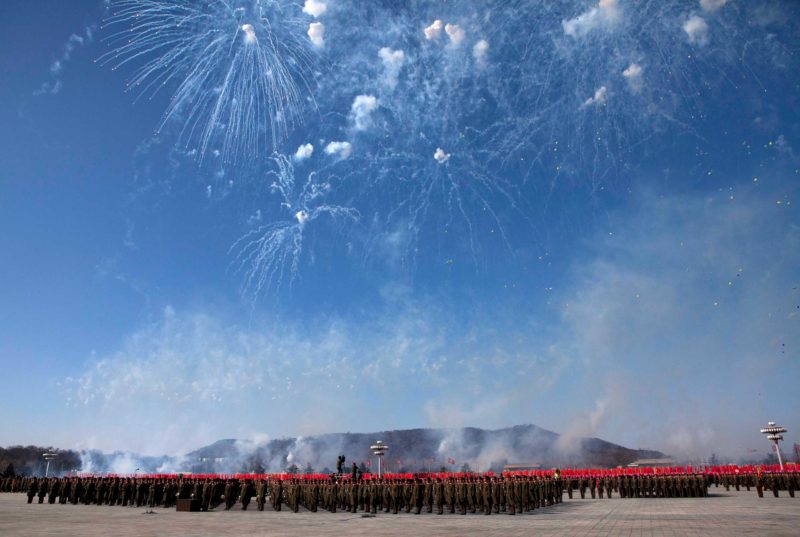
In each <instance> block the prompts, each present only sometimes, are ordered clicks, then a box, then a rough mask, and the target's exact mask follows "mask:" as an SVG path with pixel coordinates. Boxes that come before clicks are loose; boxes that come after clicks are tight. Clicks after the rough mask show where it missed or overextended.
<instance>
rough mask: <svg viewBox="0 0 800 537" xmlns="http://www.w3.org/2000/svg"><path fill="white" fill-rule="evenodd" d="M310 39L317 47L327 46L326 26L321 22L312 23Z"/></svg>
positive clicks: (309, 33)
mask: <svg viewBox="0 0 800 537" xmlns="http://www.w3.org/2000/svg"><path fill="white" fill-rule="evenodd" d="M308 38H309V39H311V42H312V43H314V46H315V47H319V48H321V47H323V46H325V25H324V24H322V23H321V22H312V23H311V24H309V25H308Z"/></svg>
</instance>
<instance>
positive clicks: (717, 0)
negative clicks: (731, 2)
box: [700, 0, 728, 11]
mask: <svg viewBox="0 0 800 537" xmlns="http://www.w3.org/2000/svg"><path fill="white" fill-rule="evenodd" d="M727 3H728V0H700V7H701V8H703V11H716V10H718V9H720V8H721V7H723V6H724V5H725V4H727Z"/></svg>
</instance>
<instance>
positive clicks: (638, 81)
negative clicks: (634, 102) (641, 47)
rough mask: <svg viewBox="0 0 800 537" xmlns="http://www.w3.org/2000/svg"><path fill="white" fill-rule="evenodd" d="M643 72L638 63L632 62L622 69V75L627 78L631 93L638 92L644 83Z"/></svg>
mask: <svg viewBox="0 0 800 537" xmlns="http://www.w3.org/2000/svg"><path fill="white" fill-rule="evenodd" d="M643 73H644V69H643V68H642V66H641V65H639V64H638V63H632V64H630V65H629V66H628V68H627V69H625V70H624V71H622V76H624V77H625V78H626V79H627V81H628V86H629V87H630V89H631V91H632V92H633V93H639V92H640V91H641V90H642V86H643V85H644V79H643V77H642V75H643Z"/></svg>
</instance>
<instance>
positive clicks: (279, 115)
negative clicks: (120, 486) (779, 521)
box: [0, 0, 800, 456]
mask: <svg viewBox="0 0 800 537" xmlns="http://www.w3.org/2000/svg"><path fill="white" fill-rule="evenodd" d="M235 3H239V4H242V5H243V6H245V7H246V9H245V10H244V13H245V14H244V15H242V16H243V17H244V19H241V18H237V17H240V15H236V16H233V15H231V14H230V13H225V12H215V11H213V10H214V9H217V8H215V7H214V5H213V4H214V3H213V2H212V3H211V4H210V5H211V7H210V8H209V9H210V10H211V11H207V12H203V13H202V15H204V16H203V17H199V18H197V19H196V22H195V23H194V24H193V25H187V26H188V29H187V30H186V32H185V33H184V34H181V36H180V37H181V39H182V40H183V41H181V42H182V43H183V44H184V46H185V48H184V49H183V50H182V55H179V56H178V58H180V60H179V61H176V62H174V63H172V64H166V66H165V65H164V64H163V63H161V64H159V63H158V62H159V61H161V60H162V59H163V57H164V51H163V50H162V49H157V50H140V52H142V55H141V56H136V58H138V59H134V60H133V61H132V62H131V63H128V64H124V63H123V64H122V65H120V63H122V62H121V61H120V59H125V58H127V57H130V56H131V55H132V54H135V53H136V52H137V50H136V49H134V50H121V51H119V54H116V53H115V50H116V49H115V47H118V46H120V44H119V42H118V41H115V40H114V38H113V35H114V31H115V29H123V28H129V27H130V24H131V21H130V20H129V19H125V18H124V17H123V18H122V19H120V20H117V21H116V23H115V24H111V25H108V24H105V25H104V24H103V21H104V20H105V21H107V22H113V21H114V19H112V20H111V21H109V20H108V17H109V15H110V14H111V13H116V12H118V9H119V8H124V7H125V3H124V2H117V3H115V2H112V8H111V9H110V10H109V9H107V8H106V7H105V6H104V5H103V3H102V2H98V1H96V0H81V1H77V0H76V1H74V2H69V3H64V2H56V1H45V0H40V1H37V2H21V1H16V0H10V1H6V2H4V3H3V5H2V6H1V7H0V20H2V26H3V28H2V30H3V31H2V33H0V35H2V37H0V39H2V46H0V67H1V68H2V72H3V73H5V76H4V82H3V84H2V85H1V86H0V103H1V104H0V120H1V121H0V162H1V163H2V164H3V166H2V169H3V175H2V178H0V229H2V230H3V232H2V233H0V252H2V256H3V257H2V260H3V262H2V263H0V297H2V300H0V320H2V322H0V360H2V367H3V370H4V371H5V372H6V378H7V379H10V382H7V386H6V389H5V390H4V392H3V395H2V399H0V401H2V405H0V419H2V420H3V422H4V423H7V424H9V426H7V427H4V428H3V431H2V432H1V433H0V444H12V443H39V444H55V445H58V446H62V447H98V448H101V449H109V450H110V449H130V450H134V451H139V452H144V453H165V452H169V453H175V452H179V451H182V450H186V449H191V448H194V447H197V446H198V445H202V444H203V443H206V442H210V441H214V440H216V439H219V438H222V437H239V438H254V437H259V438H262V437H263V435H269V436H272V437H275V436H281V435H296V434H312V433H320V432H332V431H343V430H350V431H370V430H379V429H389V428H406V427H421V426H461V425H475V426H482V427H489V428H492V427H501V426H506V425H512V424H517V423H524V422H531V423H535V424H537V425H540V426H543V427H546V428H549V429H552V430H555V431H558V432H563V433H565V434H567V436H568V437H569V438H571V437H574V436H580V435H596V436H600V437H603V438H605V439H608V440H611V441H616V442H619V443H624V444H626V445H630V446H640V447H652V448H657V449H662V450H664V451H669V452H671V453H676V454H686V455H692V456H704V455H708V454H709V453H710V452H712V451H716V452H718V453H724V454H726V455H730V456H741V455H744V454H746V453H747V450H748V449H752V448H758V449H760V450H764V449H765V447H766V446H765V445H764V444H765V442H764V441H763V439H761V438H759V435H758V434H757V429H758V428H759V427H760V426H761V425H762V422H765V421H766V420H768V419H775V420H778V421H780V422H782V423H784V424H785V425H786V426H787V427H788V428H789V429H790V435H789V438H790V439H793V438H795V437H796V434H795V433H791V431H797V430H798V428H800V421H798V417H797V415H796V413H793V412H792V411H791V409H792V408H796V407H797V405H798V403H800V400H798V395H797V390H796V381H797V379H798V378H800V365H798V364H799V362H798V359H800V356H798V348H799V347H798V345H799V344H800V339H799V338H798V334H800V330H798V322H800V321H798V316H800V290H798V289H799V288H800V278H799V277H798V274H800V270H799V269H800V221H799V220H798V213H797V206H798V203H800V201H798V200H797V194H798V190H799V189H800V171H798V170H799V169H800V158H798V151H800V126H799V125H798V119H799V118H800V116H799V115H798V113H799V112H800V108H799V107H798V96H800V92H798V89H800V88H799V86H798V84H799V83H800V80H799V79H798V76H797V74H796V73H797V72H800V71H798V69H797V53H798V52H797V43H798V23H800V13H798V12H797V9H796V7H795V6H794V5H793V3H792V2H754V3H747V4H745V3H744V2H739V1H735V0H730V1H729V2H723V1H710V0H704V1H703V2H696V1H694V0H692V1H689V0H686V1H671V2H640V3H633V2H626V1H624V0H619V1H618V2H615V1H609V0H604V1H603V2H600V3H597V2H590V1H586V2H583V1H564V2H560V3H542V2H535V1H533V0H531V1H525V2H520V3H504V2H498V3H489V4H486V5H485V6H476V5H475V4H473V3H469V2H460V3H459V2H456V3H453V4H447V5H443V4H438V3H434V2H410V3H409V4H408V5H403V6H399V7H398V6H396V5H394V4H389V3H387V4H385V5H384V4H376V5H375V6H372V7H364V6H358V5H357V4H354V3H352V2H347V1H345V0H337V1H333V0H331V1H330V2H327V3H325V2H323V3H318V2H317V3H314V2H311V3H308V2H307V3H306V5H305V7H306V8H307V9H306V10H305V11H303V7H304V6H303V3H302V2H290V1H288V0H287V1H283V0H281V1H276V2H274V3H273V4H272V7H270V8H269V9H268V10H267V11H266V12H265V13H262V15H263V16H264V17H274V20H280V21H281V24H280V25H276V26H275V28H274V32H275V34H274V36H273V37H277V38H279V42H280V43H281V44H282V46H283V48H281V49H280V50H279V52H278V53H277V54H276V55H275V56H274V57H272V56H269V55H268V54H267V55H265V56H264V57H259V56H252V54H251V53H252V52H253V50H254V49H255V47H261V46H262V43H264V42H266V41H265V38H266V37H267V36H265V34H264V32H266V30H265V28H266V26H265V25H264V23H263V21H264V20H266V19H260V20H259V18H258V16H257V15H255V14H254V13H255V12H254V11H253V9H254V8H253V5H254V4H253V3H251V2H247V1H245V0H241V1H238V0H237V2H235ZM131 4H132V5H136V6H138V7H139V8H142V7H143V6H144V7H147V6H148V5H149V6H152V5H157V4H158V3H157V2H144V1H142V2H131ZM179 4H180V5H184V4H182V3H179ZM322 4H324V5H325V7H326V9H325V10H324V11H322V12H320V9H321V8H320V7H319V6H320V5H322ZM276 6H277V7H276ZM201 11H202V10H201ZM209 13H210V14H211V15H215V16H213V17H205V15H208V14H209ZM226 17H231V20H230V21H228V20H227V19H226ZM437 20H438V21H441V23H440V24H439V25H437V24H436V22H435V21H437ZM209 21H213V23H211V22H209ZM247 21H251V22H247ZM354 21H356V22H354ZM358 21H365V22H364V23H363V24H359V23H358ZM243 23H246V24H243ZM247 24H250V29H245V27H246V25H247ZM314 24H320V25H322V26H316V27H315V28H316V32H315V31H311V30H312V27H310V26H309V25H314ZM320 28H324V31H322V30H320ZM526 28H527V29H530V28H535V29H536V30H537V31H536V32H534V34H535V37H534V38H531V37H529V36H528V33H526V31H525V29H526ZM307 29H308V30H309V31H308V32H307V31H306V30H307ZM203 31H205V32H210V33H208V34H205V37H204V38H203V39H199V38H197V36H198V35H200V36H202V35H203V34H201V32H203ZM320 31H322V34H321V35H322V36H324V37H323V40H322V41H319V39H320V38H319V35H320V34H319V32H320ZM214 32H216V33H214ZM226 32H230V35H229V34H227V33H226ZM134 34H135V32H134ZM215 35H223V36H228V37H230V39H228V40H225V41H224V46H221V47H219V48H218V49H213V50H214V51H215V52H214V54H212V55H207V56H206V57H210V58H211V59H212V61H210V62H207V63H203V62H204V61H205V59H206V57H204V56H203V55H201V54H199V53H198V50H207V49H206V48H205V47H207V46H208V44H209V42H210V41H213V36H215ZM209 36H212V37H209ZM251 36H252V37H251ZM134 43H135V40H134ZM258 50H262V49H258ZM263 50H267V48H266V47H265V48H264V49H263ZM109 54H110V56H109ZM152 61H155V63H148V62H152ZM137 62H138V63H137ZM237 62H238V63H237ZM153 65H155V66H156V68H155V70H154V71H152V72H151V73H150V75H149V76H150V77H151V78H145V79H144V81H145V84H143V86H146V83H147V82H148V81H150V80H153V78H152V77H156V79H157V77H158V76H160V73H171V74H172V75H173V76H172V78H170V79H169V82H168V83H167V84H165V85H164V87H163V88H162V89H161V90H160V91H159V92H157V93H155V95H151V94H149V93H147V92H145V91H142V90H138V89H133V90H132V91H127V92H126V81H130V80H132V79H134V78H135V77H136V73H137V68H144V69H145V70H146V69H148V68H150V67H152V66H153ZM197 65H203V66H204V67H203V68H204V69H206V71H204V73H206V74H207V75H208V76H207V78H201V79H195V80H192V79H189V78H187V73H190V72H191V67H192V66H197ZM117 66H118V67H119V68H116V67H117ZM226 69H229V70H228V72H229V73H233V80H234V82H235V83H234V84H232V85H231V86H230V89H231V92H232V94H233V95H235V98H230V99H229V98H228V97H224V98H222V99H220V95H223V96H225V95H226V94H225V92H224V91H221V90H220V88H224V87H225V86H224V77H222V75H221V73H224V72H226ZM281 69H285V73H286V77H287V78H286V80H285V81H284V82H283V83H282V84H278V85H277V86H276V87H274V88H273V90H274V91H275V92H277V93H270V92H267V93H264V92H263V91H262V89H263V88H261V87H260V86H258V85H257V84H256V85H254V82H253V81H254V80H262V78H259V76H260V75H263V73H264V72H267V71H269V72H271V73H279V72H282V71H281ZM139 72H141V71H139ZM184 80H189V81H190V82H191V84H192V85H191V86H190V91H188V93H184V94H182V95H183V99H182V100H180V99H179V100H178V101H177V104H176V106H175V109H174V111H173V113H172V115H171V116H169V117H167V118H166V120H165V119H164V118H165V111H166V110H169V106H170V102H171V101H170V97H171V96H172V95H176V92H177V91H179V88H180V85H179V84H180V82H181V81H184ZM236 84H239V86H237V85H236ZM281 92H283V93H281ZM177 94H179V93H177ZM270 95H273V96H274V95H279V99H278V100H276V101H271V100H270V98H269V96H270ZM295 95H296V96H297V98H296V99H295V97H293V96H295ZM215 99H217V100H216V102H217V103H221V109H222V110H223V111H224V113H225V114H226V115H225V118H226V119H224V120H223V119H221V117H220V118H217V119H215V120H211V119H209V117H210V110H211V108H209V107H208V106H207V103H208V102H209V100H211V101H214V100H215ZM225 99H229V100H225ZM293 99H295V100H293ZM253 103H255V105H257V109H258V110H260V111H261V112H260V113H261V114H263V115H259V114H258V113H256V114H255V115H253V113H252V109H248V107H247V106H248V104H253ZM286 103H291V104H286ZM267 125H280V126H285V129H283V130H282V132H277V134H273V130H272V129H271V128H268V127H267ZM187 126H188V127H187ZM203 128H208V129H209V131H208V132H209V133H210V134H209V136H208V137H207V138H205V139H204V138H202V137H200V136H198V135H196V133H197V132H199V130H198V129H203ZM192 129H194V130H192ZM280 130H281V129H279V131H280ZM156 131H158V134H156ZM306 144H310V146H313V152H311V154H310V155H309V154H305V153H303V152H302V151H300V148H302V147H304V146H305V145H306ZM337 144H338V145H337ZM345 147H346V148H347V149H346V150H345V149H343V148H345ZM792 434H795V436H792Z"/></svg>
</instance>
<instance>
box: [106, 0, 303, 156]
mask: <svg viewBox="0 0 800 537" xmlns="http://www.w3.org/2000/svg"><path fill="white" fill-rule="evenodd" d="M110 10H111V13H112V14H111V15H110V16H109V18H108V19H107V20H106V23H105V27H106V28H107V29H110V30H109V31H110V32H111V34H110V35H109V37H108V38H107V41H108V43H110V45H111V46H112V47H113V48H112V50H111V51H110V52H108V53H107V54H106V55H104V56H103V57H101V60H100V61H101V62H102V63H109V64H112V65H113V67H114V68H115V69H117V68H120V67H126V66H130V67H132V68H133V69H134V74H133V76H132V77H131V78H130V80H129V82H128V87H129V89H131V90H134V91H136V92H139V94H140V95H144V96H153V95H155V94H156V93H157V92H158V91H160V90H161V89H162V88H168V89H167V91H171V92H172V97H171V100H170V103H169V106H168V107H167V110H166V112H165V113H164V117H163V120H162V123H161V127H160V128H164V126H165V125H166V124H167V123H168V122H170V121H176V122H179V123H180V124H181V129H180V145H182V146H184V147H185V148H187V149H196V150H197V151H198V152H199V155H200V158H201V159H202V158H203V157H205V156H206V153H207V152H208V151H209V150H210V149H211V148H214V150H216V151H218V152H219V154H221V156H222V157H223V158H224V160H226V161H235V160H237V159H239V158H251V157H254V156H257V155H258V154H263V153H266V154H267V155H269V154H271V152H272V149H271V148H270V145H271V144H279V143H280V142H281V141H283V140H284V139H285V137H286V135H287V131H288V129H289V128H290V127H291V125H292V124H294V122H296V121H297V120H298V118H299V116H300V113H301V110H302V109H303V108H304V107H305V106H306V105H307V99H310V88H311V85H312V81H311V77H310V75H309V73H310V72H311V70H312V68H313V64H314V53H313V51H312V48H313V45H312V44H311V43H310V42H309V40H308V37H307V35H306V28H307V26H308V20H309V17H308V16H306V15H303V13H301V11H300V7H299V6H298V5H296V4H295V3H293V2H290V1H284V0H203V1H196V2H173V1H165V0H112V1H111V5H110Z"/></svg>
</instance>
